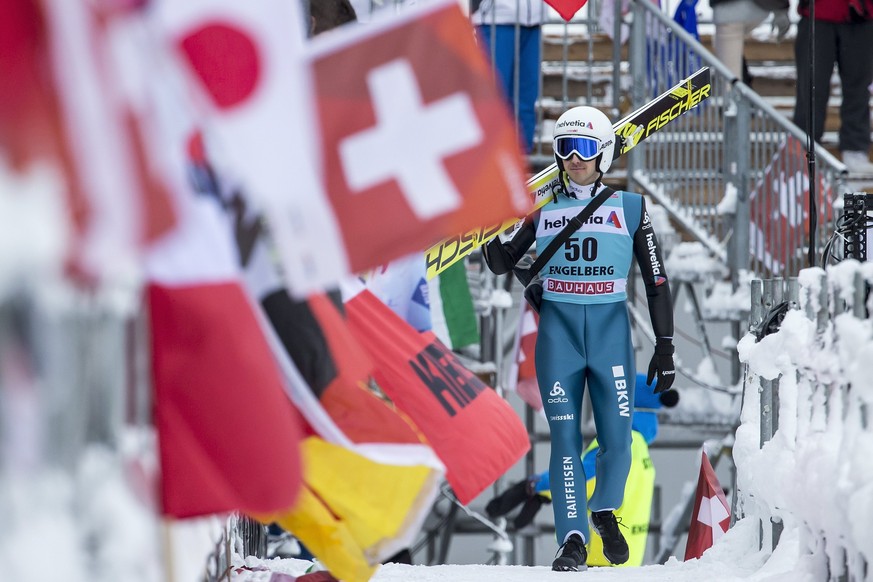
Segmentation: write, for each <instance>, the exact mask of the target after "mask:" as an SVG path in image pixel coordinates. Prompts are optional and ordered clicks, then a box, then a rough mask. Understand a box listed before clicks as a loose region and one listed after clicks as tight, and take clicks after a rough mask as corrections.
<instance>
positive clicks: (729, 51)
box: [709, 0, 791, 84]
mask: <svg viewBox="0 0 873 582" xmlns="http://www.w3.org/2000/svg"><path fill="white" fill-rule="evenodd" d="M709 4H710V6H711V7H712V21H713V23H714V24H715V56H717V57H718V59H719V60H720V61H721V62H723V63H724V64H725V65H726V66H727V68H728V69H730V71H731V73H733V74H734V76H735V77H737V78H739V79H742V80H743V82H744V83H746V84H751V81H752V77H751V75H749V73H748V69H747V68H746V67H745V66H744V65H745V62H744V59H743V46H744V45H745V41H746V36H748V35H749V34H750V33H751V32H752V31H753V30H754V29H755V28H757V27H758V25H760V24H761V23H762V22H764V20H766V19H767V17H768V16H769V15H770V13H771V12H772V14H773V25H772V28H773V31H774V32H775V33H776V39H777V40H782V39H784V38H785V35H786V34H788V28H789V27H790V26H791V21H790V20H789V18H788V0H710V2H709Z"/></svg>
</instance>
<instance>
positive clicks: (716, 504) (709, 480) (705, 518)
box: [685, 451, 731, 561]
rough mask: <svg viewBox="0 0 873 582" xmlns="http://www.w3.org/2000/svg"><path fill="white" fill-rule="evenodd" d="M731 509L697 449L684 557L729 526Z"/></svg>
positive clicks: (694, 554) (696, 555) (699, 552)
mask: <svg viewBox="0 0 873 582" xmlns="http://www.w3.org/2000/svg"><path fill="white" fill-rule="evenodd" d="M730 522H731V512H730V506H729V505H728V502H727V498H726V497H725V495H724V491H723V490H722V488H721V485H720V484H719V482H718V478H717V477H716V476H715V471H714V470H713V469H712V465H711V464H710V462H709V457H707V456H706V451H703V452H702V453H701V461H700V476H699V477H698V478H697V492H696V493H695V499H694V511H693V512H692V513H691V525H690V526H689V527H688V542H687V543H686V544H685V560H686V561H687V560H690V559H692V558H699V557H700V556H702V555H703V552H705V551H706V550H707V549H709V547H710V546H712V544H714V543H715V542H716V540H718V538H720V537H721V536H723V535H724V534H725V533H726V532H727V530H728V527H730Z"/></svg>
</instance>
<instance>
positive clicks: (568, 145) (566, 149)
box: [554, 135, 600, 160]
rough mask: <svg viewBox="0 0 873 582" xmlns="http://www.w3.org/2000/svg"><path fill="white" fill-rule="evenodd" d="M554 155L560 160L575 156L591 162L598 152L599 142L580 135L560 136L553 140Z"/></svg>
mask: <svg viewBox="0 0 873 582" xmlns="http://www.w3.org/2000/svg"><path fill="white" fill-rule="evenodd" d="M554 146H555V155H557V156H558V157H559V158H561V159H562V160H566V159H569V157H570V156H572V155H573V153H574V152H575V154H576V155H577V156H579V157H580V158H582V159H583V160H592V159H594V158H595V157H597V154H598V153H599V152H600V140H599V139H595V138H593V137H584V136H581V135H562V136H561V137H557V138H555V144H554Z"/></svg>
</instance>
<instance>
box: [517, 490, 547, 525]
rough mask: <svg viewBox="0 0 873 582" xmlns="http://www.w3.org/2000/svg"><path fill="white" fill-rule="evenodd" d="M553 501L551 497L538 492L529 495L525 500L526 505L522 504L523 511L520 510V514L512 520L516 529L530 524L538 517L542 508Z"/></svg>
mask: <svg viewBox="0 0 873 582" xmlns="http://www.w3.org/2000/svg"><path fill="white" fill-rule="evenodd" d="M551 502H552V500H551V499H549V498H548V497H546V496H545V495H540V494H538V493H537V494H534V496H533V497H528V499H527V501H525V502H524V505H522V506H521V511H519V512H518V515H516V516H515V519H514V520H512V525H514V526H515V529H522V528H525V527H527V526H529V525H530V524H531V522H532V521H533V520H534V518H535V517H536V515H537V513H538V512H539V510H540V508H541V507H542V506H543V505H544V504H546V503H551Z"/></svg>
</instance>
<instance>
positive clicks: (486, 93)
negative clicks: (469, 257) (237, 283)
mask: <svg viewBox="0 0 873 582" xmlns="http://www.w3.org/2000/svg"><path fill="white" fill-rule="evenodd" d="M160 6H161V8H162V15H163V17H164V20H165V22H166V27H167V31H168V34H169V36H170V38H171V39H172V40H171V42H173V43H174V44H175V46H177V47H178V49H179V51H178V52H179V54H180V55H181V56H183V57H184V59H185V60H186V61H187V62H188V63H189V68H190V69H191V71H193V72H194V73H195V78H196V79H198V82H197V84H198V85H199V86H200V87H201V89H203V93H204V94H205V95H206V96H207V98H206V99H205V100H204V102H205V103H208V105H209V109H210V111H211V114H210V116H209V120H210V122H211V123H210V127H211V128H212V130H214V134H215V135H216V137H217V138H218V140H219V141H220V144H219V145H220V148H221V149H222V150H224V151H225V152H226V154H227V160H226V161H227V162H228V163H230V164H232V165H233V166H234V167H233V171H234V173H235V174H236V175H237V176H238V177H239V178H240V179H241V180H242V181H243V183H244V185H245V187H246V188H247V189H248V191H249V192H250V193H251V194H252V196H254V197H255V198H256V199H257V200H259V201H260V203H261V204H262V205H263V210H264V211H265V215H266V217H267V220H268V221H269V223H270V228H271V232H272V234H273V237H274V238H275V240H276V241H277V243H278V245H277V247H278V248H279V249H280V252H281V254H282V262H283V268H284V272H285V274H286V276H287V277H288V278H289V283H290V288H291V290H292V291H293V292H294V293H295V294H298V295H301V294H305V293H308V292H310V291H314V290H318V289H323V288H324V287H325V286H329V285H334V284H336V283H338V282H339V281H341V280H342V278H343V277H344V276H345V275H347V274H349V273H357V272H361V271H363V270H365V269H368V268H371V267H374V266H377V265H380V264H382V263H384V262H386V261H389V260H391V259H394V258H397V257H400V256H404V255H407V254H409V253H411V252H414V251H420V250H422V249H424V248H426V247H428V246H429V245H431V244H433V243H434V242H436V241H438V240H440V239H442V238H444V237H446V236H449V235H451V234H454V233H457V232H463V231H465V230H467V229H469V228H473V227H476V226H481V225H482V224H490V223H493V222H499V221H500V220H503V219H505V218H508V217H510V216H520V215H522V214H523V213H524V212H526V211H527V210H528V208H529V205H530V201H529V197H528V195H527V192H526V189H525V187H524V179H525V168H524V165H523V162H522V158H521V156H520V152H519V148H518V144H517V141H516V139H515V131H514V129H513V122H512V118H511V116H510V115H509V112H508V111H507V109H506V106H505V104H504V103H503V101H502V98H501V96H500V93H499V91H498V89H497V88H496V86H495V85H494V83H493V81H492V75H491V74H490V73H489V69H488V65H487V63H486V62H485V59H484V57H483V55H482V53H481V50H480V49H479V48H478V47H477V46H476V44H475V41H474V35H473V32H472V28H471V26H470V23H469V21H468V20H467V19H466V17H465V16H464V15H463V13H462V11H461V9H460V7H459V6H458V5H457V2H454V1H452V0H440V1H437V2H430V3H426V4H422V5H417V6H413V7H410V8H407V9H405V10H404V11H403V12H402V13H401V14H399V15H396V16H392V17H390V18H386V19H384V20H382V21H379V22H375V21H374V22H372V23H370V24H368V25H367V26H366V27H348V28H343V29H341V30H336V31H333V32H332V33H331V34H330V35H329V37H327V35H326V36H325V38H317V39H315V40H313V41H311V42H310V43H305V42H304V38H303V26H302V22H303V18H302V15H301V14H300V9H299V6H298V3H297V2H287V1H285V0H265V1H262V2H257V3H252V2H229V1H227V0H196V1H192V2H169V1H163V2H161V3H160ZM216 163H217V164H219V165H221V164H222V161H221V160H216Z"/></svg>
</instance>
